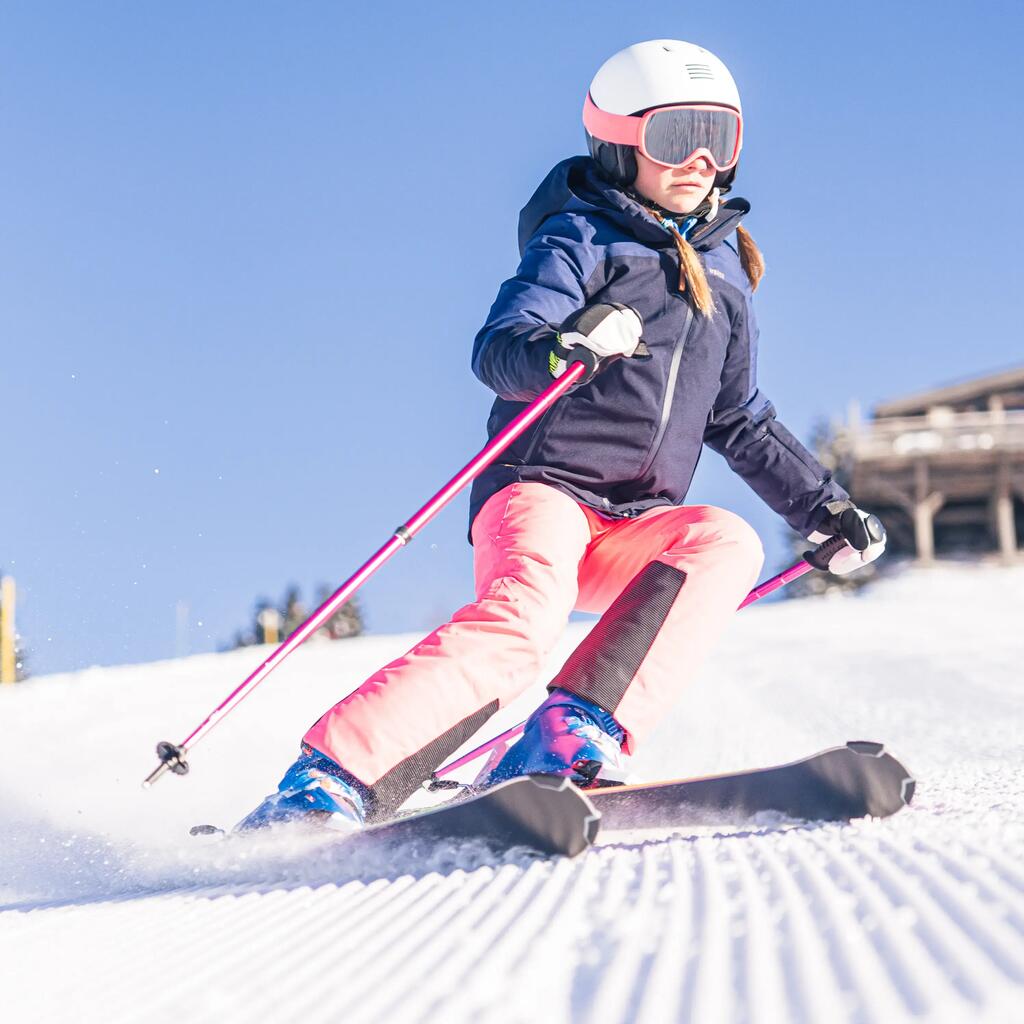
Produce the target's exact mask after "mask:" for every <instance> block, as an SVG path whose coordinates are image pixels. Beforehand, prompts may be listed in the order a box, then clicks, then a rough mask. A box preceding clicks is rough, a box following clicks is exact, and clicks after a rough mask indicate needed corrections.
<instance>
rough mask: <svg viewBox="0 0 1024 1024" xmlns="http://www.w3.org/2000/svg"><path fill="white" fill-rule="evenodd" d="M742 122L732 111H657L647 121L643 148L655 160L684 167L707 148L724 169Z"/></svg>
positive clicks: (732, 151)
mask: <svg viewBox="0 0 1024 1024" xmlns="http://www.w3.org/2000/svg"><path fill="white" fill-rule="evenodd" d="M739 132H740V120H739V118H738V117H737V116H736V114H734V113H733V112H732V111H731V110H695V109H693V108H682V109H678V110H658V111H655V112H654V114H652V115H651V117H650V118H649V119H648V121H647V127H646V128H645V130H644V148H645V149H646V150H647V155H648V156H649V157H650V158H651V159H652V160H658V161H660V162H661V163H663V164H683V163H685V162H686V161H687V159H689V157H690V156H692V155H693V153H694V152H695V151H696V150H698V149H706V150H708V152H710V153H711V157H712V159H713V160H714V161H715V163H716V164H718V166H719V167H720V168H721V169H723V170H724V169H725V168H726V167H727V166H728V165H729V163H731V162H732V158H733V156H734V155H735V153H736V143H737V141H738V139H739Z"/></svg>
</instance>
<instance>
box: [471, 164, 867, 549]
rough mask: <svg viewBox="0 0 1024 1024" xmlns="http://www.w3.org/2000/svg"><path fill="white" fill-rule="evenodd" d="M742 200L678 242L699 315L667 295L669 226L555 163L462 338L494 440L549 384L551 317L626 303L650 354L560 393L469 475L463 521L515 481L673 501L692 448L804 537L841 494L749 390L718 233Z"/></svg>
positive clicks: (748, 342) (597, 497) (746, 288)
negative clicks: (510, 273)
mask: <svg viewBox="0 0 1024 1024" xmlns="http://www.w3.org/2000/svg"><path fill="white" fill-rule="evenodd" d="M749 209H750V207H749V204H748V203H747V202H746V201H745V200H743V199H732V200H729V201H728V202H726V203H723V204H722V206H721V207H720V209H719V213H718V216H717V217H716V218H715V219H714V220H713V221H710V222H707V221H700V222H699V223H698V225H697V227H696V228H694V229H693V231H692V232H691V233H690V235H689V241H690V244H691V245H692V246H693V247H694V249H695V250H696V251H697V253H698V254H699V256H700V258H701V260H702V261H703V264H704V268H705V272H706V274H707V278H708V284H709V285H710V287H711V291H712V294H713V296H714V301H715V307H716V310H717V311H716V312H715V314H714V315H713V316H712V317H710V318H708V317H705V316H704V315H703V314H701V313H700V312H699V311H695V310H694V308H693V307H692V306H691V305H690V302H689V301H688V299H687V296H686V295H685V294H683V293H680V292H679V290H678V283H679V254H678V252H677V250H676V247H675V243H674V241H673V238H672V236H671V234H670V233H669V232H668V230H667V229H665V228H663V227H662V226H661V225H660V224H658V223H657V222H656V221H654V220H652V219H651V217H650V216H649V215H648V214H647V213H646V212H644V210H643V208H642V207H641V206H640V205H639V204H638V203H636V202H634V201H633V200H632V199H630V198H629V197H628V196H627V195H626V194H625V193H624V192H622V191H621V190H619V189H617V188H616V187H615V186H614V185H612V184H611V183H610V182H608V181H607V180H606V179H605V178H603V177H602V176H601V175H600V173H599V171H598V169H597V164H596V163H595V162H594V161H593V160H591V159H590V158H589V157H572V158H570V159H568V160H564V161H562V162H561V163H560V164H558V165H556V166H555V167H554V168H553V169H552V170H551V172H550V173H549V174H548V176H547V177H546V178H545V179H544V181H543V182H542V183H541V185H540V187H539V188H538V189H537V191H536V192H535V193H534V195H533V198H532V199H531V200H530V201H529V203H528V204H527V205H526V206H525V207H524V208H523V211H522V212H521V214H520V215H519V250H520V254H521V256H522V261H521V263H520V264H519V270H518V272H517V273H516V276H515V277H513V278H510V279H509V280H508V281H506V282H505V283H504V284H503V285H502V286H501V288H500V290H499V291H498V297H497V299H496V300H495V302H494V305H493V306H492V307H491V311H490V314H489V315H488V317H487V323H486V324H484V326H483V328H481V330H480V332H479V334H478V335H477V336H476V341H475V343H474V346H473V372H474V373H475V374H476V375H477V377H479V378H480V380H481V381H483V383H484V384H486V385H487V386H488V387H489V388H491V390H493V391H494V392H495V393H496V394H497V396H498V397H497V399H496V401H495V403H494V406H493V407H492V409H491V414H490V418H489V420H488V423H487V430H488V434H489V436H490V437H494V436H495V435H496V434H497V433H498V432H499V431H500V430H502V429H503V428H504V427H505V426H506V425H507V424H508V423H509V422H510V421H511V420H512V419H513V418H514V417H515V416H516V415H518V414H519V413H520V412H522V410H523V408H524V407H525V405H526V404H527V403H529V402H530V401H531V400H532V399H534V398H536V397H537V395H539V394H540V393H541V392H542V391H544V390H545V389H546V388H548V387H549V386H550V385H551V381H552V378H551V375H550V373H549V370H548V356H549V354H550V352H551V346H552V343H553V342H554V340H555V336H556V334H557V332H558V326H559V324H561V323H562V321H564V320H565V319H566V318H567V317H568V316H569V315H570V314H571V313H573V312H574V311H576V310H578V309H581V308H582V307H583V306H587V305H590V304H592V303H597V302H620V303H625V304H626V305H629V306H632V307H633V308H634V309H635V310H636V311H637V312H638V313H639V314H640V316H641V317H642V318H643V323H644V332H643V337H644V341H645V342H646V343H647V347H648V348H649V349H650V351H651V358H650V359H644V360H640V359H620V360H618V361H616V362H614V363H612V364H611V365H609V366H607V367H606V368H605V369H603V370H602V371H601V372H600V373H599V374H598V375H597V376H596V377H594V379H593V380H592V381H590V382H589V383H587V384H584V385H581V386H578V387H577V388H575V389H574V390H572V391H570V392H569V393H568V394H566V395H565V396H563V397H562V398H560V399H559V400H558V402H556V403H555V405H554V406H552V408H551V409H549V410H548V412H547V413H545V415H544V416H543V417H542V418H541V419H540V420H539V421H538V422H537V423H536V424H534V426H533V427H532V428H531V429H530V430H529V431H527V432H526V433H525V434H524V435H523V436H522V437H520V438H519V440H517V441H516V443H515V444H514V445H512V446H511V447H510V448H509V449H507V450H506V451H505V453H504V454H503V455H502V456H500V459H501V461H500V462H498V463H496V464H493V465H491V466H490V467H488V468H487V469H486V470H485V471H484V472H483V473H482V474H481V475H480V476H479V477H478V478H477V479H476V481H475V482H474V484H473V490H472V494H471V499H470V522H471V523H472V520H473V518H474V517H475V516H476V514H477V512H479V510H480V508H481V507H482V506H483V504H484V502H485V501H486V500H487V499H488V498H489V497H490V496H491V495H492V494H494V493H495V492H496V491H498V490H500V489H501V488H503V487H506V486H507V485H509V484H511V483H514V482H516V481H540V482H543V483H546V484H550V485H551V486H553V487H557V488H558V489H559V490H562V491H564V492H565V493H566V494H568V495H570V496H571V497H573V498H575V499H576V500H577V501H579V502H582V503H583V504H584V505H588V506H590V507H591V508H593V509H596V510H597V511H598V512H600V513H602V514H604V515H607V516H621V517H631V516H636V515H639V514H640V513H641V512H643V511H644V510H645V509H648V508H652V507H654V506H656V505H681V504H682V503H683V501H684V500H685V498H686V492H687V490H688V488H689V486H690V481H691V479H692V478H693V474H694V471H695V470H696V468H697V460H698V459H699V458H700V453H701V450H702V445H703V444H707V445H708V447H710V448H713V449H714V450H715V451H717V452H719V453H720V454H721V455H723V456H725V458H726V460H727V461H728V463H729V465H730V466H731V467H732V469H733V470H734V471H735V472H737V473H738V474H739V475H740V476H741V477H743V479H744V480H746V481H747V483H748V484H750V486H751V487H752V488H753V489H754V490H755V491H756V492H757V493H758V494H759V495H760V496H761V498H762V499H764V501H765V502H766V503H767V504H768V505H769V506H770V507H771V508H772V509H774V510H775V511H776V512H778V513H779V514H780V515H781V516H783V517H784V518H785V520H786V522H788V523H789V525H790V526H791V527H792V528H793V529H794V530H796V531H797V532H798V533H800V534H802V535H804V536H807V535H808V534H810V533H811V532H813V531H814V529H815V528H816V527H817V526H818V524H819V523H820V521H821V520H822V519H823V518H824V515H825V510H824V508H823V506H824V504H825V503H826V502H830V501H835V500H839V499H844V498H847V497H848V495H847V493H846V492H845V491H844V490H843V489H842V488H841V487H839V486H838V484H836V483H835V481H833V480H832V478H831V474H830V473H829V472H828V471H827V470H826V469H824V468H823V467H822V466H821V465H820V463H819V462H818V460H817V459H815V457H814V456H813V455H812V454H811V453H810V452H809V451H808V450H807V449H806V448H805V447H804V446H803V445H802V444H801V443H800V442H799V441H798V440H797V439H796V438H795V437H794V436H793V435H792V434H791V433H790V432H789V431H788V430H787V429H786V428H785V427H784V426H783V425H782V424H781V423H779V422H778V420H777V419H776V418H775V409H774V407H773V406H772V404H771V403H770V402H769V401H768V399H767V398H766V397H765V396H764V394H763V393H762V392H761V391H760V390H759V389H758V387H757V379H756V366H757V326H756V323H755V320H754V311H753V306H752V303H751V289H750V283H749V281H748V280H747V276H746V274H745V273H744V271H743V268H742V267H741V265H740V259H739V254H738V253H737V251H736V249H735V247H734V245H733V244H731V243H730V242H729V241H728V238H729V236H731V235H732V234H733V232H734V231H735V229H736V225H737V224H738V223H739V222H740V220H741V218H742V217H743V216H744V214H746V213H747V212H748V211H749Z"/></svg>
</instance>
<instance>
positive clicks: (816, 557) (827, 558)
mask: <svg viewBox="0 0 1024 1024" xmlns="http://www.w3.org/2000/svg"><path fill="white" fill-rule="evenodd" d="M845 547H846V538H845V537H829V539H828V540H826V541H823V542H822V543H821V544H819V545H818V546H817V547H816V548H815V549H814V550H813V551H805V552H804V561H805V562H806V563H807V564H808V565H810V566H812V567H813V568H815V569H820V570H821V571H822V572H827V571H828V563H829V562H831V561H832V556H833V555H834V554H836V553H837V552H839V551H842V549H843V548H845Z"/></svg>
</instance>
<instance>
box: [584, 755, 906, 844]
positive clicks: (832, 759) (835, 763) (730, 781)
mask: <svg viewBox="0 0 1024 1024" xmlns="http://www.w3.org/2000/svg"><path fill="white" fill-rule="evenodd" d="M914 786H915V782H914V778H913V776H912V775H911V774H910V772H909V771H907V769H906V768H904V766H903V765H902V764H900V762H899V761H897V760H896V758H895V757H893V756H892V754H890V753H888V752H887V751H886V749H885V747H884V746H883V745H882V744H881V743H873V742H870V741H867V740H853V741H851V742H849V743H847V744H846V745H845V746H842V747H832V748H831V749H829V750H823V751H821V753H818V754H813V755H812V756H811V757H806V758H804V759H802V760H800V761H793V762H791V763H789V764H784V765H779V766H777V767H774V768H758V769H754V770H752V771H746V772H735V773H731V774H728V775H711V776H707V777H706V778H700V779H679V780H676V781H672V782H651V783H645V784H642V785H627V786H608V787H605V788H602V789H597V790H588V795H589V796H590V798H591V800H592V801H593V803H594V806H595V807H596V808H597V809H598V811H600V812H601V824H602V827H603V828H604V829H612V830H615V829H631V828H672V827H674V826H681V825H691V824H692V825H703V824H711V823H714V824H725V823H726V821H727V820H728V821H733V820H736V819H742V818H744V817H750V816H751V815H753V814H757V813H760V812H763V811H776V812H778V813H780V814H785V815H788V816H789V817H791V818H801V819H803V820H806V821H850V820H852V819H854V818H862V817H865V816H866V815H870V816H871V817H876V818H885V817H888V816H889V815H890V814H895V813H896V812H897V811H898V810H900V808H902V807H905V806H906V805H907V804H909V803H910V801H911V799H912V798H913V795H914Z"/></svg>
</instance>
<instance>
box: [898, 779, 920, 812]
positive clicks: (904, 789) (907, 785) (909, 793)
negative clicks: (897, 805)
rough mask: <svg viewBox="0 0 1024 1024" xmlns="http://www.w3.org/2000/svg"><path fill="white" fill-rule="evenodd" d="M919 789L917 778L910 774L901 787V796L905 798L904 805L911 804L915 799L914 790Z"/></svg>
mask: <svg viewBox="0 0 1024 1024" xmlns="http://www.w3.org/2000/svg"><path fill="white" fill-rule="evenodd" d="M916 789H917V780H916V779H914V778H913V776H911V775H908V776H907V777H906V778H905V779H904V780H903V782H902V784H901V788H900V796H901V797H902V798H903V803H904V805H906V804H909V803H910V801H911V800H913V799H914V790H916Z"/></svg>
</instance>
